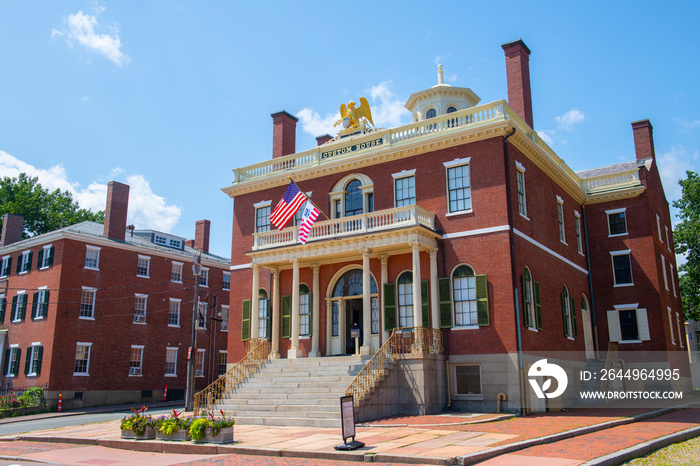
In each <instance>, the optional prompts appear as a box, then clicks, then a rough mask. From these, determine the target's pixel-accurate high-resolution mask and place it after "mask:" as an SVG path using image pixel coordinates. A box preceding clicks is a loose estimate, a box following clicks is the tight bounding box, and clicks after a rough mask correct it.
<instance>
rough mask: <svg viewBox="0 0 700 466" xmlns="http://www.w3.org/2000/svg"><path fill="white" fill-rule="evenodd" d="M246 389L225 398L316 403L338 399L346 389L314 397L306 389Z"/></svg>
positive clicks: (268, 401)
mask: <svg viewBox="0 0 700 466" xmlns="http://www.w3.org/2000/svg"><path fill="white" fill-rule="evenodd" d="M346 388H347V387H346ZM246 390H247V389H245V388H241V389H239V390H238V391H237V392H235V393H232V394H229V395H226V398H225V399H233V398H243V399H247V400H260V401H261V402H266V403H270V402H273V401H274V400H294V401H296V402H298V403H301V402H304V401H305V400H308V402H309V403H315V402H316V401H323V400H335V401H338V400H339V397H341V396H343V394H344V393H345V390H343V391H342V392H325V393H320V394H317V395H315V396H313V397H310V396H309V392H308V391H304V392H301V391H293V392H283V393H270V392H262V393H252V392H249V391H246ZM242 393H243V394H244V395H245V396H242V395H241V394H242ZM338 402H339V401H338Z"/></svg>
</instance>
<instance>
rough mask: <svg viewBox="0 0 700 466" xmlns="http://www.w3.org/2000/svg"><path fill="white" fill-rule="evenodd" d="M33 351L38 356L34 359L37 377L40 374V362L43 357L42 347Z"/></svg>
mask: <svg viewBox="0 0 700 466" xmlns="http://www.w3.org/2000/svg"><path fill="white" fill-rule="evenodd" d="M35 351H38V356H37V358H36V375H37V376H39V375H40V374H41V360H42V359H43V357H44V347H43V346H37V347H36V350H35Z"/></svg>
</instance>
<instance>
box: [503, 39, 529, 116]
mask: <svg viewBox="0 0 700 466" xmlns="http://www.w3.org/2000/svg"><path fill="white" fill-rule="evenodd" d="M501 47H503V51H504V52H505V54H506V78H507V81H508V105H510V106H511V108H512V109H513V110H515V111H516V112H517V114H518V115H520V117H521V118H522V119H523V120H525V123H527V124H528V125H530V128H534V126H533V124H532V94H531V92H530V49H529V48H527V45H525V43H524V42H523V41H522V40H521V39H518V40H516V41H515V42H509V43H507V44H503V45H502V46H501Z"/></svg>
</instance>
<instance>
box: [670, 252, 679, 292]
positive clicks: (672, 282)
mask: <svg viewBox="0 0 700 466" xmlns="http://www.w3.org/2000/svg"><path fill="white" fill-rule="evenodd" d="M668 266H669V267H670V268H671V288H673V296H678V295H677V294H676V279H675V277H674V276H673V273H674V272H673V264H671V261H669V264H668Z"/></svg>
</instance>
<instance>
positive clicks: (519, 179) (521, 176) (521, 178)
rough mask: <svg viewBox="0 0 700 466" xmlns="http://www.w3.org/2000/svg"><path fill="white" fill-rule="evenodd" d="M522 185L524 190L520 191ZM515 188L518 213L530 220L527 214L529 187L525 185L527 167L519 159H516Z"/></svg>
mask: <svg viewBox="0 0 700 466" xmlns="http://www.w3.org/2000/svg"><path fill="white" fill-rule="evenodd" d="M521 185H522V192H521V191H520V187H521ZM515 190H516V192H517V194H518V196H517V200H518V213H519V214H520V216H521V217H523V218H525V219H527V220H530V219H529V218H528V216H527V189H526V185H525V167H524V166H523V164H522V163H520V162H518V161H517V160H516V161H515ZM521 200H522V202H521ZM521 206H522V208H521Z"/></svg>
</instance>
